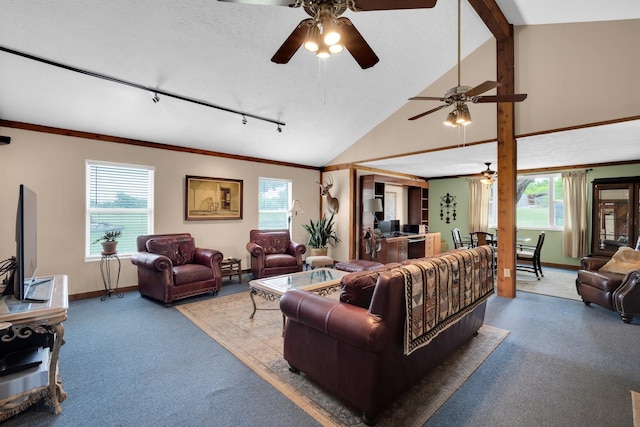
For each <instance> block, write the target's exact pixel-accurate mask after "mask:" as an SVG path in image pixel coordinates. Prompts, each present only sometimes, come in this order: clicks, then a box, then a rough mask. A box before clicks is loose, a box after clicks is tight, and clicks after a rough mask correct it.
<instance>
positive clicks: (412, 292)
mask: <svg viewBox="0 0 640 427" xmlns="http://www.w3.org/2000/svg"><path fill="white" fill-rule="evenodd" d="M401 271H402V274H403V275H404V283H405V297H406V321H405V334H404V335H405V339H404V354H410V353H411V352H413V351H414V350H416V349H418V348H420V347H423V346H425V345H427V344H428V343H429V342H430V341H431V340H432V339H434V338H435V337H436V336H438V334H440V332H442V331H444V330H446V329H447V328H448V327H450V326H452V325H454V324H455V323H456V322H458V321H459V320H460V319H462V318H463V317H464V315H465V314H466V313H468V312H470V311H472V310H473V309H474V308H475V307H476V306H478V305H479V304H481V303H482V302H483V301H485V300H486V299H487V298H489V296H491V294H492V293H493V287H494V283H493V282H494V249H493V247H491V246H481V247H478V248H473V249H464V250H459V251H455V252H449V253H447V254H443V255H441V256H438V257H434V258H430V259H427V260H423V261H419V262H416V263H412V264H407V265H405V266H403V267H401Z"/></svg>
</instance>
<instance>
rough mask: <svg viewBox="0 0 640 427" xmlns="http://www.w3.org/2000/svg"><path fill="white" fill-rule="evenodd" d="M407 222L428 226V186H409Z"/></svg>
mask: <svg viewBox="0 0 640 427" xmlns="http://www.w3.org/2000/svg"><path fill="white" fill-rule="evenodd" d="M408 193H409V204H408V206H407V207H408V210H409V224H423V225H426V226H427V227H428V226H429V188H428V187H409V189H408Z"/></svg>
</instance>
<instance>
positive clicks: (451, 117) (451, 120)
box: [443, 109, 458, 127]
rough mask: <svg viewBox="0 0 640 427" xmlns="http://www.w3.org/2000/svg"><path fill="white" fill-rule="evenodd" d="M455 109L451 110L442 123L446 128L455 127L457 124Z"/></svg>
mask: <svg viewBox="0 0 640 427" xmlns="http://www.w3.org/2000/svg"><path fill="white" fill-rule="evenodd" d="M457 111H458V110H457V109H455V110H453V111H452V112H450V113H449V114H448V115H447V119H446V120H445V121H444V122H443V123H444V124H445V125H447V126H452V127H453V126H457V125H458V124H457V123H456V115H457V114H456V113H457Z"/></svg>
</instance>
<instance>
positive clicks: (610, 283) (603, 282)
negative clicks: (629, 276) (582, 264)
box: [578, 270, 624, 292]
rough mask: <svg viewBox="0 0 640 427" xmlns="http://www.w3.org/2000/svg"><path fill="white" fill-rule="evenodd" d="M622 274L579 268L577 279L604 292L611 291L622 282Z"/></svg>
mask: <svg viewBox="0 0 640 427" xmlns="http://www.w3.org/2000/svg"><path fill="white" fill-rule="evenodd" d="M622 279H624V274H619V273H610V272H608V271H594V270H579V271H578V281H579V282H580V283H581V284H585V285H589V286H593V287H594V288H597V289H600V290H602V291H604V292H613V291H615V290H616V289H618V287H619V286H620V285H621V284H622Z"/></svg>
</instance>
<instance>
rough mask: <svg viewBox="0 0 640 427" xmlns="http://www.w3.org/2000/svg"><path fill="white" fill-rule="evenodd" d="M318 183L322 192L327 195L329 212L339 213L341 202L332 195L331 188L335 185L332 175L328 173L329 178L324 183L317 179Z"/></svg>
mask: <svg viewBox="0 0 640 427" xmlns="http://www.w3.org/2000/svg"><path fill="white" fill-rule="evenodd" d="M316 184H318V185H319V186H320V189H321V191H320V194H321V195H322V196H325V197H326V199H327V206H328V207H329V212H335V213H338V209H340V202H339V201H338V199H336V198H335V197H333V196H331V193H330V192H329V189H330V188H331V187H333V178H332V177H331V175H327V180H326V181H325V182H323V183H322V184H321V183H320V181H316Z"/></svg>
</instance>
